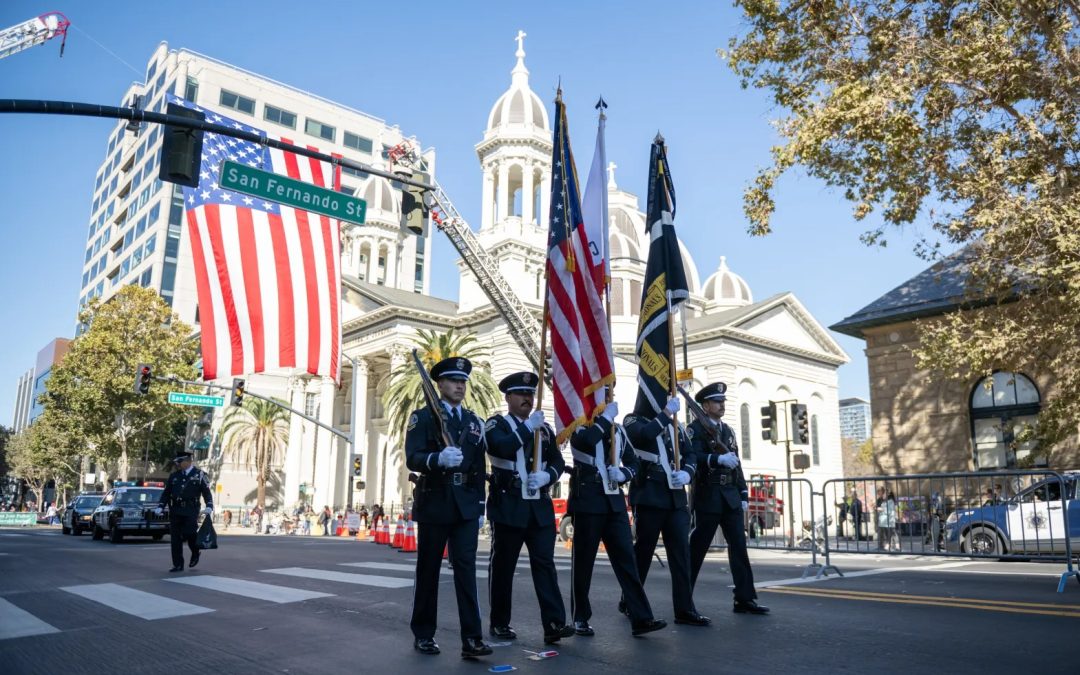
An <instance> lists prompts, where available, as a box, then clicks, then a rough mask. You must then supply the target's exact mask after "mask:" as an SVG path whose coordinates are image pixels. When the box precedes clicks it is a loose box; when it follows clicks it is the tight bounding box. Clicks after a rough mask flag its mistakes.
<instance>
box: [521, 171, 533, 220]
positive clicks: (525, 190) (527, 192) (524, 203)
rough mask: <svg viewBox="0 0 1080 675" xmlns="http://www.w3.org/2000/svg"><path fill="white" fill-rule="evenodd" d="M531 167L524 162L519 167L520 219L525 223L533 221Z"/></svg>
mask: <svg viewBox="0 0 1080 675" xmlns="http://www.w3.org/2000/svg"><path fill="white" fill-rule="evenodd" d="M535 187H536V186H534V185H533V167H532V164H531V163H526V164H525V165H523V166H522V167H521V221H522V222H523V223H525V224H526V225H529V224H531V223H532V222H533V220H534V219H533V191H534V189H535Z"/></svg>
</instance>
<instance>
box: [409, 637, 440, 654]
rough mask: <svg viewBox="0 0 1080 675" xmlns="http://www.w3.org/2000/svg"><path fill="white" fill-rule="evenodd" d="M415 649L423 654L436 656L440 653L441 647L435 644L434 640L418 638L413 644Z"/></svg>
mask: <svg viewBox="0 0 1080 675" xmlns="http://www.w3.org/2000/svg"><path fill="white" fill-rule="evenodd" d="M413 649H415V650H416V651H418V652H420V653H421V654H429V655H431V656H434V655H436V654H438V653H439V645H437V644H435V640H434V639H433V638H416V641H415V642H413Z"/></svg>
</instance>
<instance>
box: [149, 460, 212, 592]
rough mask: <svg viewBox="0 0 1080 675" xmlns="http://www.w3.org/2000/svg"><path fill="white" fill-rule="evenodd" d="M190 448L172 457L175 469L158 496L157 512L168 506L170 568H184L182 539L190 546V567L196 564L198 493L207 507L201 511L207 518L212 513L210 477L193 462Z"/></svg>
mask: <svg viewBox="0 0 1080 675" xmlns="http://www.w3.org/2000/svg"><path fill="white" fill-rule="evenodd" d="M191 459H192V458H191V453H190V452H180V453H178V454H177V455H176V457H175V458H174V459H173V462H174V463H175V464H176V466H177V469H176V471H173V472H172V473H171V474H169V480H167V481H166V482H165V489H164V490H163V491H162V492H161V497H160V498H158V507H157V512H158V513H161V512H162V511H163V510H164V509H165V508H168V510H169V545H170V547H171V548H172V562H173V566H172V569H171V570H169V571H170V572H183V571H184V547H183V545H184V542H185V541H186V542H187V545H188V548H189V549H190V550H191V561H190V562H189V563H188V566H189V567H195V566H196V565H198V564H199V545H198V543H197V542H196V541H195V539H196V535H197V533H198V531H199V497H202V500H203V502H204V503H205V504H206V507H205V508H204V509H202V513H205V514H206V517H207V518H209V517H210V516H211V514H213V513H214V497H213V494H212V493H211V492H210V478H209V477H208V476H207V475H206V472H205V471H203V470H202V469H199V468H198V467H196V466H194V465H193V464H192V461H191Z"/></svg>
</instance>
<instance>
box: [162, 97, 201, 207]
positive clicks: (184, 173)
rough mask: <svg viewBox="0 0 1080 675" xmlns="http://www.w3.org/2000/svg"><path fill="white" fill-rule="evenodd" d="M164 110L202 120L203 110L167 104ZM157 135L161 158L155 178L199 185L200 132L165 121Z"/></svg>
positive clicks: (171, 113) (190, 185)
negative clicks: (158, 136)
mask: <svg viewBox="0 0 1080 675" xmlns="http://www.w3.org/2000/svg"><path fill="white" fill-rule="evenodd" d="M166 112H167V113H168V114H169V115H175V116H177V117H189V118H191V119H196V120H199V121H200V122H205V121H206V113H202V112H198V111H196V110H192V109H190V108H185V107H184V106H182V105H177V104H176V103H170V104H169V106H168V108H167V109H166ZM163 131H164V132H165V133H164V134H163V135H162V138H161V158H160V161H159V162H158V165H159V169H158V178H160V179H161V180H163V181H167V182H169V183H176V184H177V185H186V186H188V187H199V165H200V164H201V163H202V145H203V132H202V130H200V129H184V128H181V127H174V126H170V125H168V124H166V125H165V128H164V129H163Z"/></svg>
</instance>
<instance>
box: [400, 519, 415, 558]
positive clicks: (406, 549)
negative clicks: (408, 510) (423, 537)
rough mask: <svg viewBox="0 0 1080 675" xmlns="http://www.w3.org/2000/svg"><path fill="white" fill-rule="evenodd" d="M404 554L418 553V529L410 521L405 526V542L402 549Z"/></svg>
mask: <svg viewBox="0 0 1080 675" xmlns="http://www.w3.org/2000/svg"><path fill="white" fill-rule="evenodd" d="M401 552H402V553H416V527H415V526H414V525H413V521H412V520H410V521H409V523H408V524H407V525H406V526H405V541H404V543H403V545H402V547H401Z"/></svg>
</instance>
